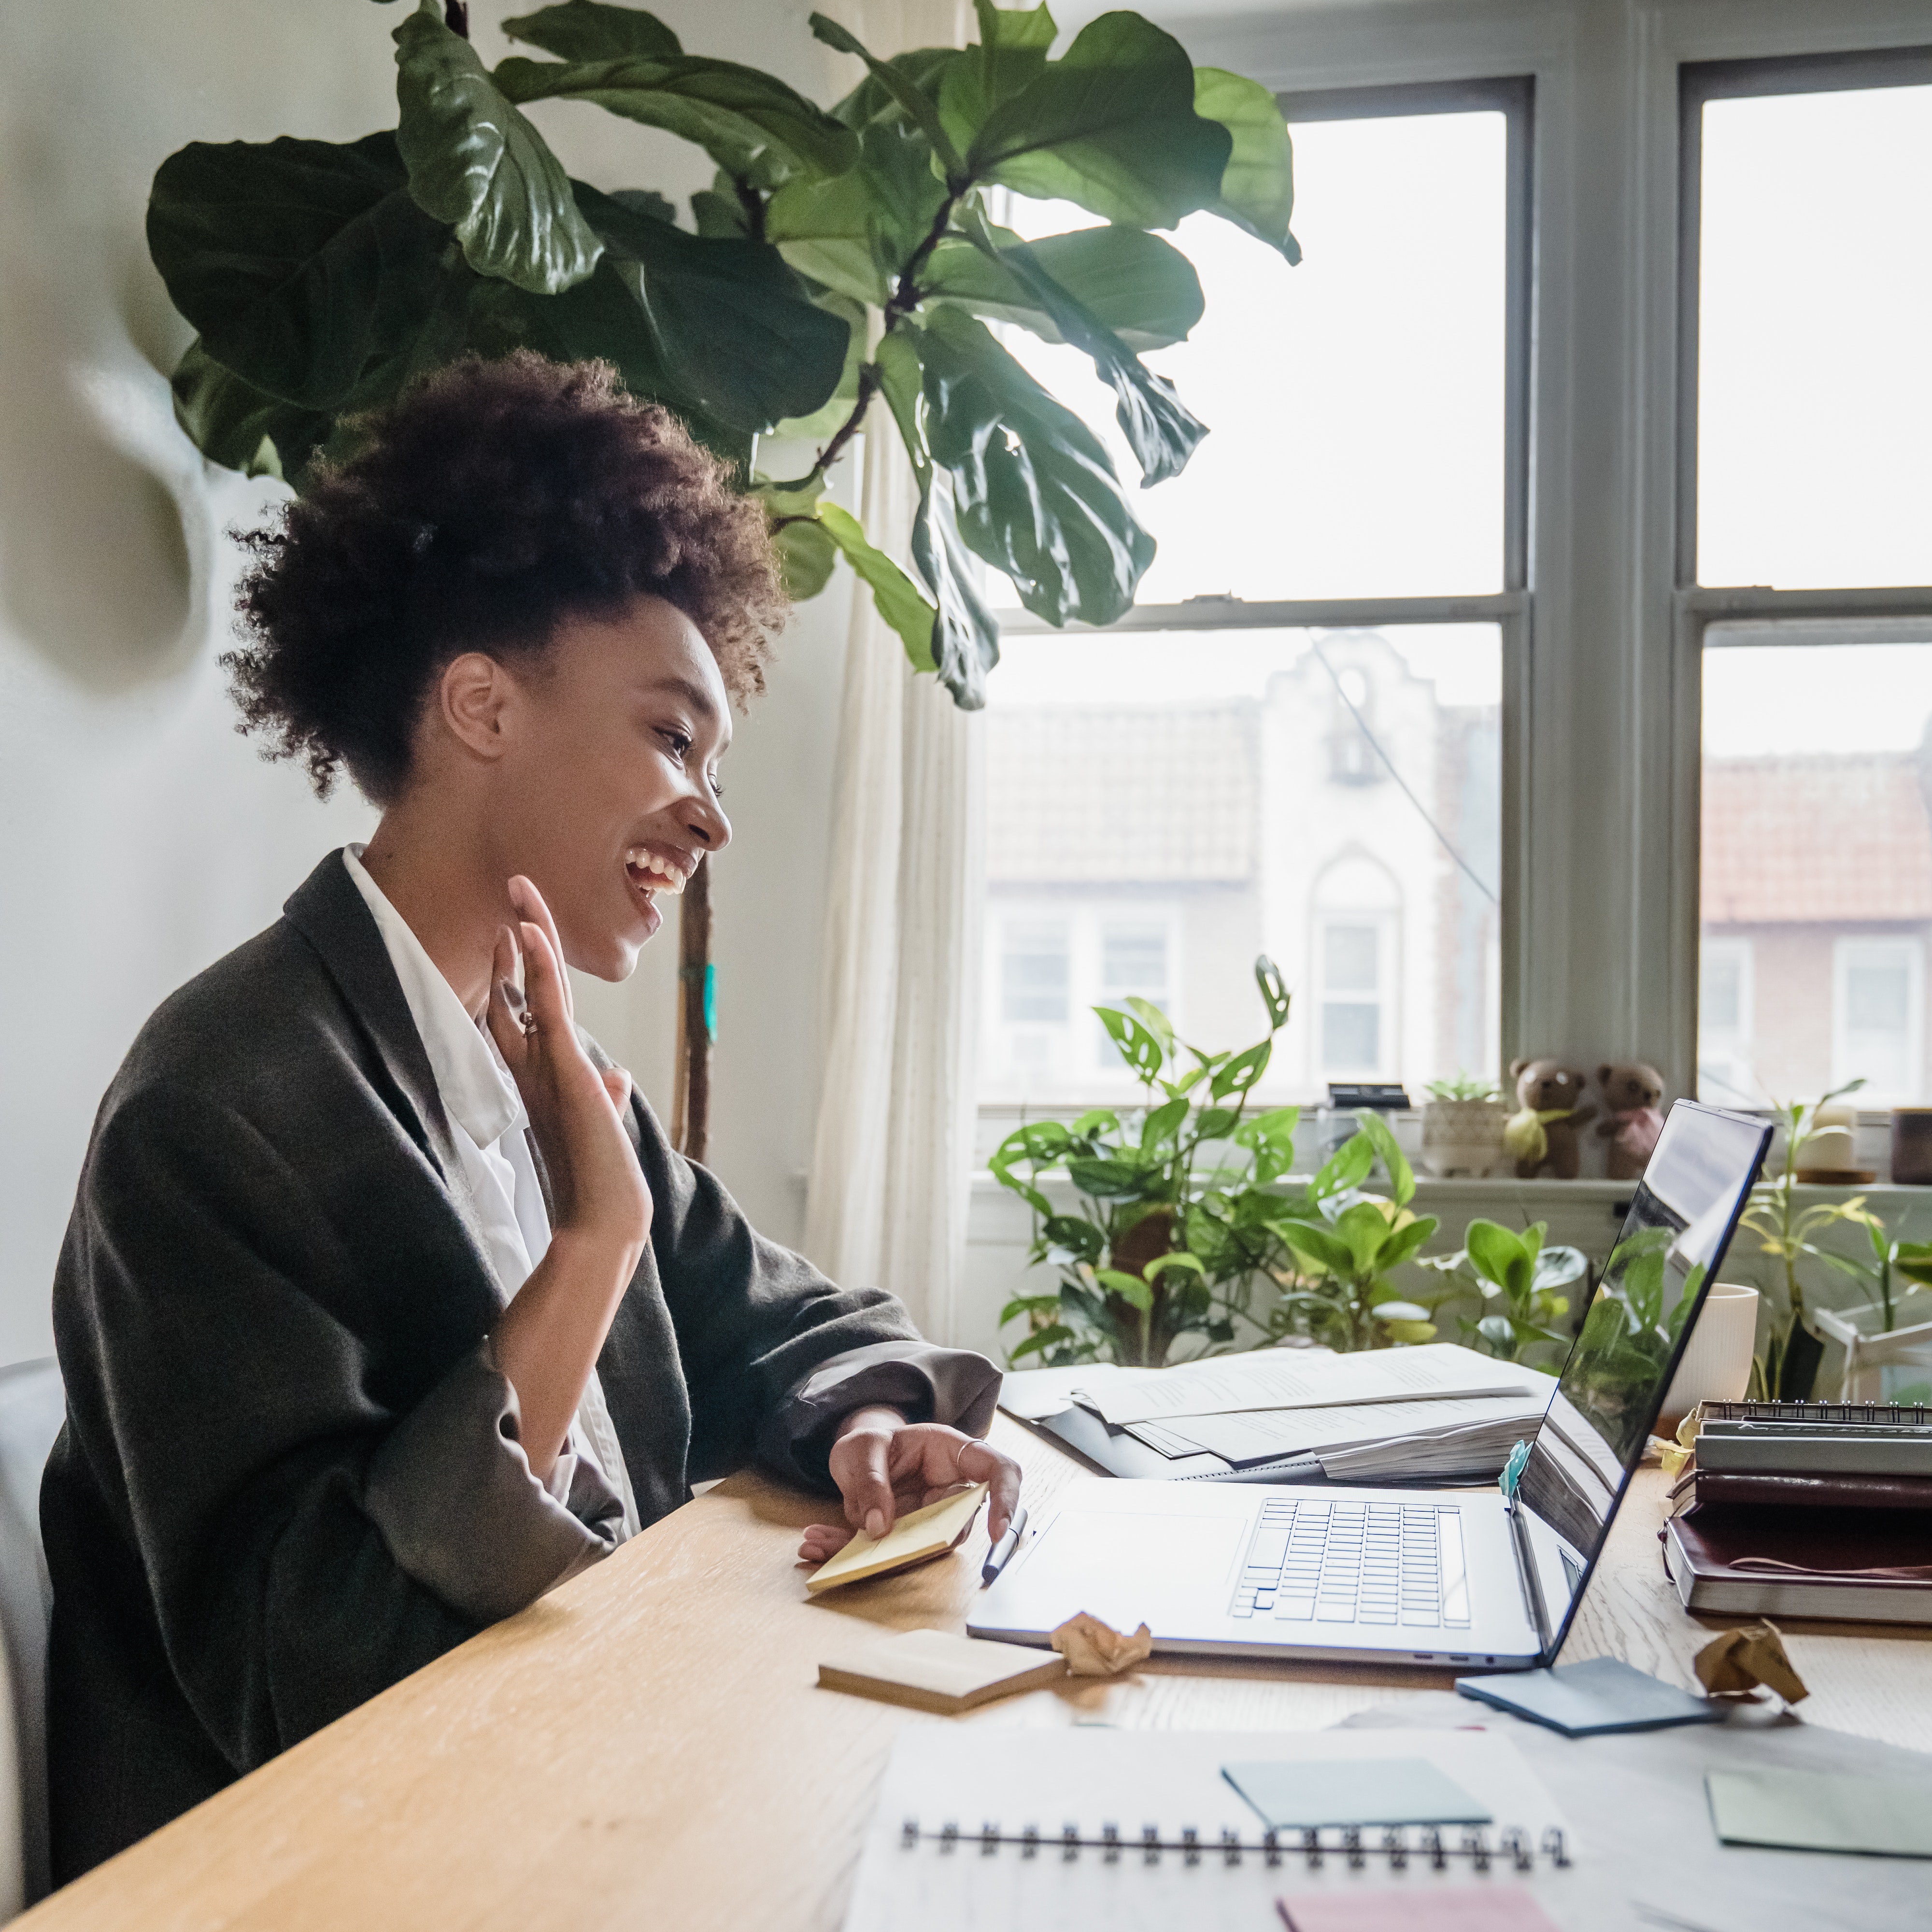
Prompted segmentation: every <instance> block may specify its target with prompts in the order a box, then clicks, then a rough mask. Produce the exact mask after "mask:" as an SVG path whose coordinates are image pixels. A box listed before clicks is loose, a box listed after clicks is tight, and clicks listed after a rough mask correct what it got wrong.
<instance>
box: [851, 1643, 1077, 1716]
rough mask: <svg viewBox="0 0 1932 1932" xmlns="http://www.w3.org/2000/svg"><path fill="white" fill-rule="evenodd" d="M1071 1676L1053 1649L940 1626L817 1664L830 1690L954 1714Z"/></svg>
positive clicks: (1065, 1662)
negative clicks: (967, 1634) (992, 1639)
mask: <svg viewBox="0 0 1932 1932" xmlns="http://www.w3.org/2000/svg"><path fill="white" fill-rule="evenodd" d="M1066 1675H1067V1660H1066V1659H1065V1658H1064V1657H1061V1656H1060V1655H1058V1653H1057V1652H1054V1651H1050V1650H1047V1651H1041V1650H1034V1649H1031V1648H1030V1647H1028V1646H1024V1645H1021V1644H1016V1643H990V1642H989V1641H988V1640H986V1638H984V1637H956V1636H954V1635H953V1634H952V1633H951V1632H950V1631H936V1630H916V1631H901V1632H900V1634H898V1636H897V1637H886V1638H883V1639H882V1640H881V1639H875V1640H874V1641H873V1642H871V1643H868V1644H866V1645H865V1646H862V1647H861V1648H859V1649H855V1650H848V1651H844V1652H841V1653H840V1654H839V1655H838V1656H837V1657H835V1658H829V1659H828V1660H827V1661H826V1662H824V1663H823V1664H820V1666H819V1667H818V1681H819V1682H820V1684H821V1685H823V1686H824V1687H825V1688H826V1689H827V1690H829V1691H856V1692H857V1693H858V1694H859V1695H861V1696H862V1697H882V1698H883V1699H884V1700H886V1702H887V1703H892V1704H910V1705H911V1706H913V1707H914V1708H915V1709H919V1710H924V1711H942V1712H955V1711H970V1710H971V1709H973V1708H974V1706H976V1705H979V1704H984V1703H989V1702H990V1701H991V1700H992V1699H994V1698H995V1697H1008V1696H1010V1695H1011V1694H1013V1692H1015V1691H1032V1690H1037V1689H1038V1688H1040V1686H1042V1685H1047V1684H1052V1683H1057V1682H1058V1681H1059V1680H1060V1679H1061V1678H1063V1677H1064V1676H1066Z"/></svg>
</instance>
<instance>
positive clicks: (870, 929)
mask: <svg viewBox="0 0 1932 1932" xmlns="http://www.w3.org/2000/svg"><path fill="white" fill-rule="evenodd" d="M827 10H828V11H829V12H830V13H834V14H835V15H836V16H837V17H838V19H839V20H840V21H841V23H843V24H844V26H847V27H848V28H850V30H851V31H853V33H854V34H856V35H857V36H858V37H859V39H860V40H863V41H864V42H865V44H866V45H867V46H868V47H869V48H870V49H871V51H872V52H874V53H875V54H878V55H891V54H895V53H900V52H905V51H906V50H907V49H910V48H913V47H919V46H949V45H950V46H958V45H961V44H962V43H963V42H964V40H965V26H966V23H967V21H968V19H969V18H970V10H969V9H968V7H966V6H965V5H963V4H959V0H846V4H844V5H834V6H831V7H828V8H827ZM855 77H856V65H855V64H854V63H852V62H841V63H840V65H839V68H838V71H837V73H836V75H835V78H834V80H833V82H832V85H833V86H834V87H835V89H838V91H840V92H843V91H844V89H846V88H848V87H850V86H851V85H853V80H854V79H855ZM869 431H870V433H869V434H868V435H867V436H866V437H865V439H864V451H863V455H862V456H861V457H860V458H858V459H857V460H859V461H860V462H861V463H862V465H863V480H862V485H861V488H860V511H859V514H860V517H861V519H862V521H863V523H864V524H865V530H866V533H867V535H868V536H869V537H870V538H871V540H872V541H873V542H874V544H877V546H878V547H880V549H881V550H884V551H885V552H886V554H887V555H888V556H893V557H895V558H897V559H898V561H899V562H901V563H902V564H907V565H909V564H910V555H911V551H910V543H911V535H912V519H913V511H915V509H916V508H917V506H918V488H917V485H916V483H915V481H914V480H913V473H912V468H911V466H910V463H907V460H906V456H905V452H904V450H903V449H901V447H900V445H899V443H898V437H897V435H896V434H895V431H893V429H892V425H891V422H890V419H889V417H888V416H886V413H885V410H884V409H883V406H879V407H875V409H874V415H873V417H872V419H871V424H870V425H869ZM976 725H977V719H976V718H975V717H974V715H972V714H970V713H968V712H962V711H960V710H959V709H957V708H956V706H954V704H953V700H952V697H951V696H950V694H949V693H948V692H947V691H946V690H945V689H944V687H943V686H941V685H939V684H938V682H936V681H935V679H933V678H932V677H930V676H926V677H919V676H915V675H914V673H913V670H912V667H910V664H907V661H906V657H905V652H904V646H902V645H901V643H900V641H899V639H898V636H897V634H895V632H893V631H892V630H891V629H889V628H888V627H887V626H886V625H885V624H883V623H882V622H880V619H879V617H878V616H877V613H876V612H875V611H874V610H873V608H872V599H871V593H870V592H868V591H867V590H865V589H864V588H863V587H862V586H860V587H859V588H857V589H855V591H854V593H853V607H852V619H851V624H850V630H849V631H848V633H847V644H846V658H845V691H844V705H843V709H842V712H841V718H840V721H839V745H838V791H837V796H836V799H835V807H834V813H833V820H832V839H833V845H832V883H831V889H830V894H829V901H828V904H827V906H826V925H825V953H824V959H823V968H822V973H821V984H822V986H823V989H824V990H823V1001H824V1022H823V1028H822V1030H821V1031H822V1037H823V1040H824V1043H825V1066H824V1078H823V1086H822V1088H821V1090H820V1099H819V1104H818V1121H817V1131H816V1133H814V1136H813V1142H812V1154H811V1173H810V1175H809V1177H808V1182H807V1190H806V1197H805V1253H807V1254H808V1256H810V1257H811V1259H812V1260H813V1261H814V1262H817V1264H818V1265H819V1266H820V1268H823V1269H824V1270H825V1271H826V1273H827V1274H829V1275H830V1276H831V1277H832V1279H833V1280H835V1281H841V1282H847V1283H852V1284H853V1285H854V1286H869V1285H872V1284H877V1285H878V1286H882V1287H885V1288H889V1289H892V1291H893V1292H895V1294H897V1295H899V1296H901V1298H903V1299H904V1301H905V1303H906V1305H907V1307H909V1308H910V1310H911V1311H912V1315H913V1320H914V1321H915V1322H917V1323H918V1324H919V1327H920V1328H921V1329H922V1331H924V1333H925V1334H927V1335H928V1336H929V1337H932V1339H933V1340H936V1341H942V1342H943V1341H948V1340H951V1339H952V1337H953V1334H954V1331H955V1319H954V1306H953V1304H954V1297H955V1293H956V1286H957V1283H958V1280H959V1272H960V1268H961V1264H962V1261H963V1259H964V1256H965V1238H966V1211H967V1205H968V1190H969V1187H970V1184H971V1163H972V1150H973V1129H974V1082H973V1072H974V1070H973V1049H974V1036H975V1033H976V1031H977V1020H978V1013H979V1004H978V1001H979V993H978V980H979V975H978V971H977V968H978V964H979V954H980V916H979V914H980V882H981V873H982V870H983V862H982V852H981V842H980V825H981V821H982V817H983V814H982V811H981V809H980V795H979V794H980V770H981V753H980V737H979V733H978V731H977V729H976V728H975V727H976Z"/></svg>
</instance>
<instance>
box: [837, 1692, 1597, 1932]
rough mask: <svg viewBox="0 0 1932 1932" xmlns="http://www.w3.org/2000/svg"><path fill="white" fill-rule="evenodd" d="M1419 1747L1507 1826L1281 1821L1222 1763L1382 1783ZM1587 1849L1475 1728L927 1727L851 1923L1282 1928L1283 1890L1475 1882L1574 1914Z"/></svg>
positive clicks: (1557, 1915) (992, 1930)
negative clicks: (1324, 1766) (1366, 1771)
mask: <svg viewBox="0 0 1932 1932" xmlns="http://www.w3.org/2000/svg"><path fill="white" fill-rule="evenodd" d="M1418 1760H1419V1761H1421V1763H1423V1764H1424V1765H1426V1766H1427V1767H1429V1768H1430V1769H1433V1771H1434V1772H1436V1773H1437V1774H1439V1783H1441V1784H1446V1785H1447V1786H1448V1787H1451V1788H1452V1789H1453V1791H1454V1794H1455V1795H1456V1796H1457V1798H1458V1799H1462V1798H1464V1797H1466V1798H1468V1799H1474V1800H1475V1801H1477V1808H1479V1809H1480V1811H1482V1812H1486V1813H1487V1814H1488V1816H1489V1817H1490V1818H1491V1819H1492V1820H1493V1823H1491V1824H1489V1825H1476V1824H1466V1823H1446V1822H1445V1823H1433V1824H1431V1823H1417V1824H1410V1825H1402V1826H1397V1825H1388V1824H1377V1825H1374V1826H1352V1825H1340V1824H1333V1823H1331V1824H1325V1825H1320V1826H1306V1827H1301V1826H1295V1825H1292V1824H1286V1823H1280V1822H1279V1820H1278V1818H1277V1822H1274V1823H1270V1822H1269V1820H1268V1818H1267V1817H1265V1815H1264V1814H1263V1813H1262V1812H1261V1811H1257V1810H1256V1808H1254V1807H1253V1805H1250V1803H1249V1802H1247V1801H1246V1800H1245V1799H1244V1798H1243V1796H1241V1791H1240V1790H1238V1789H1237V1787H1236V1785H1235V1783H1234V1782H1232V1781H1231V1780H1230V1778H1229V1777H1228V1776H1227V1775H1226V1773H1227V1772H1228V1771H1229V1769H1230V1768H1231V1767H1232V1768H1233V1769H1235V1771H1236V1772H1238V1774H1239V1775H1241V1778H1243V1780H1244V1782H1245V1784H1246V1785H1247V1787H1248V1788H1249V1789H1250V1790H1253V1789H1254V1788H1255V1787H1256V1772H1257V1770H1258V1769H1259V1768H1261V1767H1263V1766H1268V1765H1269V1764H1271V1763H1274V1764H1277V1765H1281V1766H1295V1767H1297V1768H1299V1769H1304V1770H1305V1769H1307V1767H1309V1766H1312V1765H1318V1764H1321V1763H1331V1764H1333V1765H1334V1766H1336V1767H1337V1772H1338V1774H1339V1773H1340V1772H1342V1771H1343V1769H1344V1768H1346V1769H1347V1770H1349V1772H1352V1773H1354V1774H1355V1781H1356V1782H1358V1783H1367V1784H1373V1778H1369V1779H1367V1780H1364V1778H1362V1777H1361V1767H1364V1766H1370V1765H1373V1764H1376V1763H1394V1762H1397V1761H1406V1763H1409V1765H1410V1766H1413V1765H1414V1764H1415V1763H1416V1762H1417V1761H1418ZM1287 1782H1289V1783H1293V1782H1295V1781H1287ZM1300 1782H1301V1783H1302V1784H1305V1785H1307V1786H1310V1787H1313V1788H1317V1789H1319V1788H1320V1781H1316V1780H1308V1779H1303V1780H1301V1781H1300ZM1424 1808H1427V1807H1426V1806H1425V1807H1424ZM1452 1812H1454V1813H1457V1814H1460V1815H1461V1816H1463V1817H1467V1816H1469V1808H1467V1807H1466V1805H1462V1804H1457V1805H1453V1806H1451V1807H1450V1808H1448V1809H1446V1810H1445V1811H1443V1812H1442V1814H1440V1815H1441V1816H1442V1817H1445V1818H1446V1817H1448V1816H1450V1815H1451V1813H1452ZM1581 1852H1582V1847H1581V1846H1580V1845H1579V1844H1578V1843H1577V1838H1576V1835H1575V1833H1574V1832H1573V1831H1572V1829H1571V1826H1570V1823H1569V1821H1568V1820H1567V1819H1566V1818H1565V1817H1564V1816H1563V1814H1562V1812H1561V1811H1559V1808H1558V1807H1557V1805H1556V1801H1555V1800H1554V1799H1552V1798H1551V1796H1550V1793H1549V1792H1548V1791H1547V1789H1546V1788H1545V1787H1544V1784H1543V1782H1542V1781H1541V1779H1540V1778H1538V1776H1537V1775H1536V1773H1535V1772H1534V1771H1533V1770H1532V1769H1531V1768H1530V1766H1529V1763H1528V1761H1527V1760H1526V1759H1525V1758H1524V1757H1523V1755H1522V1754H1521V1753H1520V1752H1519V1751H1517V1749H1516V1748H1515V1746H1514V1745H1513V1744H1511V1742H1509V1740H1508V1739H1505V1738H1499V1737H1493V1736H1488V1735H1486V1734H1484V1733H1478V1732H1442V1731H1423V1730H1418V1731H1414V1732H1408V1731H1395V1730H1379V1731H1375V1732H1365V1733H1348V1732H1341V1731H1322V1732H1296V1733H1268V1732H1256V1731H1245V1732H1203V1731H1196V1732H1186V1731H1120V1730H1107V1729H1103V1728H1101V1727H1084V1728H1076V1729H1073V1730H1064V1731H1057V1730H1056V1731H1044V1730H994V1729H992V1728H990V1727H980V1726H977V1725H967V1726H953V1725H946V1726H944V1727H941V1726H930V1727H929V1726H925V1725H920V1726H917V1727H907V1729H906V1730H902V1731H901V1732H900V1733H899V1735H898V1741H897V1742H896V1743H895V1745H894V1747H893V1750H892V1758H891V1761H890V1762H889V1764H888V1766H886V1773H885V1776H884V1778H883V1781H882V1783H881V1784H880V1796H879V1805H878V1810H877V1813H876V1814H875V1815H874V1818H873V1821H872V1826H871V1831H870V1832H869V1833H868V1836H867V1838H866V1841H865V1855H864V1858H863V1859H862V1862H861V1864H860V1867H859V1878H858V1882H857V1885H856V1888H854V1891H853V1897H852V1903H851V1907H850V1910H849V1911H848V1912H847V1915H846V1918H845V1932H905V1928H906V1927H909V1926H916V1927H919V1932H1093V1928H1094V1927H1098V1926H1104V1927H1106V1928H1107V1932H1141V1928H1146V1932H1155V1928H1160V1932H1172V1928H1174V1927H1181V1926H1185V1927H1187V1932H1281V1927H1282V1925H1283V1919H1282V1917H1281V1915H1280V1909H1279V1906H1280V1901H1281V1900H1283V1898H1285V1897H1301V1898H1305V1897H1308V1896H1309V1895H1310V1894H1319V1893H1325V1892H1328V1891H1336V1892H1338V1893H1349V1894H1367V1893H1368V1892H1370V1891H1376V1892H1381V1893H1387V1892H1388V1891H1391V1890H1398V1891H1411V1890H1412V1891H1414V1892H1415V1894H1416V1896H1417V1898H1418V1902H1419V1903H1420V1902H1422V1901H1424V1900H1427V1898H1428V1897H1430V1896H1436V1897H1446V1894H1448V1892H1449V1891H1451V1890H1455V1891H1458V1892H1460V1890H1461V1888H1465V1887H1472V1886H1474V1887H1481V1888H1487V1890H1488V1891H1490V1893H1491V1894H1493V1895H1494V1894H1500V1893H1503V1892H1509V1893H1511V1894H1513V1895H1514V1894H1517V1893H1519V1892H1521V1891H1528V1892H1529V1893H1531V1894H1533V1895H1534V1897H1535V1898H1536V1899H1537V1900H1538V1901H1539V1903H1541V1905H1542V1906H1543V1909H1544V1910H1545V1911H1546V1912H1547V1913H1548V1914H1549V1915H1550V1918H1553V1919H1554V1920H1556V1922H1557V1923H1559V1924H1561V1923H1562V1911H1561V1909H1560V1906H1561V1904H1562V1900H1563V1899H1564V1897H1565V1894H1566V1892H1567V1891H1568V1890H1569V1888H1572V1887H1574V1886H1575V1885H1577V1884H1578V1883H1579V1882H1580V1879H1579V1874H1578V1872H1577V1868H1576V1867H1577V1861H1578V1859H1579V1858H1580V1855H1581ZM1459 1902H1460V1901H1459ZM1416 1922H1417V1924H1418V1927H1421V1926H1424V1925H1427V1923H1428V1922H1429V1921H1428V1919H1427V1917H1425V1916H1418V1919H1417V1921H1416Z"/></svg>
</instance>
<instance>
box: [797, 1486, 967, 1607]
mask: <svg viewBox="0 0 1932 1932" xmlns="http://www.w3.org/2000/svg"><path fill="white" fill-rule="evenodd" d="M985 1501H986V1484H984V1483H975V1484H974V1485H973V1487H971V1489H970V1490H961V1491H960V1492H959V1494H958V1495H957V1496H944V1497H942V1498H941V1499H940V1500H939V1501H938V1502H936V1503H928V1504H927V1505H926V1507H925V1508H924V1509H916V1510H913V1511H911V1512H910V1514H907V1515H905V1516H902V1517H900V1518H899V1520H898V1522H896V1523H894V1524H893V1525H892V1528H891V1529H889V1530H887V1531H886V1533H885V1535H883V1536H882V1537H880V1538H878V1539H877V1541H874V1539H873V1538H871V1537H869V1536H867V1535H865V1534H864V1532H860V1533H859V1535H856V1536H855V1537H853V1539H852V1541H850V1543H848V1544H846V1546H845V1547H844V1549H843V1550H840V1551H839V1553H838V1555H837V1556H834V1557H832V1558H831V1559H829V1560H828V1561H827V1562H824V1563H822V1564H820V1565H819V1567H818V1568H817V1569H816V1570H815V1571H813V1572H812V1574H811V1575H810V1576H809V1577H807V1578H806V1579H805V1588H806V1589H808V1590H810V1591H812V1592H814V1593H815V1592H818V1591H820V1590H833V1589H837V1588H838V1586H839V1585H840V1584H841V1583H857V1582H858V1581H859V1579H860V1578H861V1577H877V1576H880V1575H882V1574H883V1573H884V1572H885V1571H888V1570H903V1569H904V1568H907V1566H908V1565H911V1564H914V1563H923V1562H925V1561H926V1559H927V1558H928V1557H929V1556H943V1555H944V1553H945V1552H946V1551H947V1550H950V1549H951V1548H952V1547H953V1544H954V1543H955V1542H956V1541H957V1540H958V1538H959V1535H960V1534H961V1532H962V1531H964V1530H965V1529H967V1528H968V1526H969V1525H970V1524H971V1523H972V1520H973V1519H974V1517H976V1516H977V1515H978V1514H980V1505H981V1504H982V1503H983V1502H985Z"/></svg>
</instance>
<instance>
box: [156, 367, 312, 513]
mask: <svg viewBox="0 0 1932 1932" xmlns="http://www.w3.org/2000/svg"><path fill="white" fill-rule="evenodd" d="M169 386H170V388H171V389H172V390H173V392H174V400H175V421H176V422H178V423H179V424H180V425H181V428H183V429H184V430H185V431H187V434H188V437H189V438H190V440H191V441H192V442H193V444H194V446H195V447H196V449H198V450H199V451H200V452H201V453H202V455H204V456H205V457H206V458H208V460H209V461H210V462H211V463H220V465H221V466H223V468H224V469H239V470H240V471H241V472H242V474H243V475H245V476H272V477H274V478H275V480H276V481H278V482H283V483H296V482H298V481H299V479H300V478H301V476H302V472H303V469H304V468H305V465H306V464H307V463H308V459H309V456H310V453H311V452H312V451H314V449H317V448H318V447H319V446H320V445H321V444H322V443H324V442H325V441H326V440H327V439H328V437H329V431H331V429H332V428H333V427H334V425H335V418H334V417H333V416H329V415H326V414H321V413H317V412H315V411H313V410H301V409H298V408H296V406H295V405H294V404H293V403H285V402H283V401H280V400H279V399H278V398H276V397H274V396H270V395H264V394H263V392H262V391H261V390H260V389H257V388H255V387H254V385H253V384H252V383H245V382H244V381H243V380H242V378H241V377H239V376H238V375H236V374H235V372H234V371H233V370H232V369H224V368H223V367H222V366H221V365H220V363H219V362H216V361H215V360H214V358H213V357H212V356H210V355H209V354H208V352H207V350H205V349H204V348H203V347H202V344H201V338H200V337H199V336H196V338H195V339H194V340H193V341H192V342H190V344H188V346H187V351H186V353H184V355H183V356H182V357H181V361H180V362H179V363H178V365H176V367H175V373H174V377H173V380H172V383H170V385H169Z"/></svg>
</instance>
